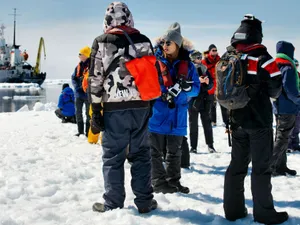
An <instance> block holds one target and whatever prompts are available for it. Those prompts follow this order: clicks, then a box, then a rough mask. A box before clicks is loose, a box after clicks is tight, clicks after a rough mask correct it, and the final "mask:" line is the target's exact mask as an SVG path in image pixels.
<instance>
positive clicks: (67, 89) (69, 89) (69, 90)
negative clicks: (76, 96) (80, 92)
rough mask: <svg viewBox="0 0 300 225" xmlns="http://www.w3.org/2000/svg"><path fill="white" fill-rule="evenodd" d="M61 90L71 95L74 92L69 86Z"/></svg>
mask: <svg viewBox="0 0 300 225" xmlns="http://www.w3.org/2000/svg"><path fill="white" fill-rule="evenodd" d="M62 92H63V93H66V94H67V95H71V94H73V93H74V92H73V90H72V88H70V87H66V88H65V89H64V90H63V91H62Z"/></svg>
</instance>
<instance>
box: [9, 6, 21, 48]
mask: <svg viewBox="0 0 300 225" xmlns="http://www.w3.org/2000/svg"><path fill="white" fill-rule="evenodd" d="M9 15H12V16H14V40H13V47H14V48H18V47H20V46H19V45H16V26H17V23H16V20H17V16H18V15H19V14H17V9H16V8H14V14H9Z"/></svg>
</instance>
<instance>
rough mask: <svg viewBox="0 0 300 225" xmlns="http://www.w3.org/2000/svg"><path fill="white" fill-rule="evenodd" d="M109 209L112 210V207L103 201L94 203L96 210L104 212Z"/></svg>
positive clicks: (94, 209)
mask: <svg viewBox="0 0 300 225" xmlns="http://www.w3.org/2000/svg"><path fill="white" fill-rule="evenodd" d="M109 210H112V209H110V208H109V207H107V206H106V205H104V204H103V203H99V202H96V203H94V205H93V211H94V212H100V213H104V212H106V211H109Z"/></svg>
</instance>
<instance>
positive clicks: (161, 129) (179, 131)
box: [149, 49, 200, 136]
mask: <svg viewBox="0 0 300 225" xmlns="http://www.w3.org/2000/svg"><path fill="white" fill-rule="evenodd" d="M181 53H182V55H181V56H180V57H179V58H180V59H184V60H188V59H189V57H188V52H187V51H186V50H183V51H181ZM155 54H156V57H157V59H158V60H160V61H161V62H163V63H164V64H165V65H166V66H167V68H168V70H169V72H170V75H171V77H172V79H173V81H175V82H176V75H177V72H176V67H175V66H176V65H177V64H178V63H179V61H180V60H176V61H174V62H173V63H172V64H171V63H170V62H169V61H168V60H167V59H166V58H164V57H163V53H162V50H161V49H157V51H156V53H155ZM188 69H189V71H188V78H187V79H188V80H191V81H193V82H194V83H193V84H192V90H191V91H189V92H185V91H182V92H181V93H180V94H179V95H178V96H177V97H176V98H175V108H173V109H170V108H169V107H168V102H167V101H163V99H162V98H158V99H157V100H156V102H155V104H154V106H153V114H152V117H151V118H150V121H149V130H150V132H153V133H158V134H164V135H176V136H186V135H187V111H188V106H189V100H190V99H191V98H192V97H196V96H198V94H199V91H200V81H199V76H198V73H197V71H196V68H195V66H194V64H193V63H192V62H189V66H188ZM160 82H161V90H162V92H163V93H167V89H166V87H165V86H164V85H163V81H162V77H161V76H160ZM175 82H174V83H175Z"/></svg>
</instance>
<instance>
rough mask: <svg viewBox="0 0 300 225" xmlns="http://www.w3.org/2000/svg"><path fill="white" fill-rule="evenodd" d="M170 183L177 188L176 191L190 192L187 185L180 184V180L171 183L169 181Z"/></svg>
mask: <svg viewBox="0 0 300 225" xmlns="http://www.w3.org/2000/svg"><path fill="white" fill-rule="evenodd" d="M169 184H170V185H172V186H175V187H177V188H178V191H179V192H181V193H184V194H188V193H190V189H189V188H188V187H185V186H182V185H181V183H180V182H176V183H172V182H169Z"/></svg>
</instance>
